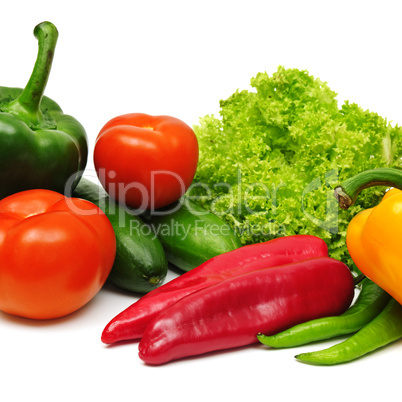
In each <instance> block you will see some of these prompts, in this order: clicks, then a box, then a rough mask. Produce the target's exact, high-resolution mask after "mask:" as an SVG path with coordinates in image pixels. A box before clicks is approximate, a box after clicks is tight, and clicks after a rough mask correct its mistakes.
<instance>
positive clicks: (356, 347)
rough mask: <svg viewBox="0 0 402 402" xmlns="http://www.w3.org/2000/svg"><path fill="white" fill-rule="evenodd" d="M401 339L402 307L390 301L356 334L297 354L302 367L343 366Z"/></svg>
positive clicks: (392, 300)
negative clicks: (332, 344)
mask: <svg viewBox="0 0 402 402" xmlns="http://www.w3.org/2000/svg"><path fill="white" fill-rule="evenodd" d="M401 338H402V307H401V305H400V304H399V303H398V302H397V301H396V300H395V299H391V300H390V301H389V302H388V303H387V305H386V306H385V307H384V309H383V310H382V311H381V313H380V314H378V316H377V317H375V318H374V319H373V320H372V321H371V322H370V323H368V324H367V325H366V326H364V327H363V328H362V329H361V330H360V331H359V332H357V333H356V334H354V335H353V336H351V337H350V338H348V339H346V340H345V341H343V342H341V343H338V344H336V345H334V346H332V347H330V348H328V349H324V350H319V351H316V352H309V353H300V354H298V355H297V356H295V357H296V359H297V360H299V361H301V362H303V363H309V364H315V365H319V366H332V365H335V364H342V363H347V362H350V361H352V360H355V359H358V358H359V357H362V356H364V355H366V354H367V353H370V352H373V351H374V350H376V349H378V348H381V347H383V346H386V345H388V344H390V343H392V342H394V341H396V340H398V339H401Z"/></svg>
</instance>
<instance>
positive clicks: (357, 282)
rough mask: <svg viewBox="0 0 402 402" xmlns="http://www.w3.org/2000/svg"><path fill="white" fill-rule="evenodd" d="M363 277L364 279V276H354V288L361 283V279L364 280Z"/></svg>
mask: <svg viewBox="0 0 402 402" xmlns="http://www.w3.org/2000/svg"><path fill="white" fill-rule="evenodd" d="M365 277H366V275H364V274H360V275H358V276H356V277H355V278H354V279H353V285H354V286H355V287H356V286H357V285H359V284H360V282H362V281H363V279H364V278H365Z"/></svg>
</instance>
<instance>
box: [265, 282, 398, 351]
mask: <svg viewBox="0 0 402 402" xmlns="http://www.w3.org/2000/svg"><path fill="white" fill-rule="evenodd" d="M390 298H391V296H389V295H388V293H386V292H385V291H384V290H382V289H381V288H380V287H379V286H377V285H376V284H375V283H374V282H372V281H371V280H370V279H368V278H365V279H364V280H363V281H362V290H361V291H360V294H359V296H358V297H357V299H356V301H355V303H354V304H353V305H352V307H350V308H349V309H348V310H347V311H346V312H345V313H343V314H342V315H340V316H336V317H323V318H318V319H316V320H312V321H308V322H305V323H302V324H299V325H295V326H294V327H292V328H289V329H287V330H285V331H283V332H280V333H278V334H275V335H272V336H267V335H263V334H258V335H257V338H258V340H259V341H260V342H261V343H263V344H264V345H268V346H271V347H274V348H289V347H294V346H300V345H305V344H307V343H310V342H315V341H321V340H324V339H330V338H335V337H336V336H340V335H347V334H351V333H354V332H357V331H359V330H360V329H361V328H363V327H364V326H365V325H366V324H368V323H369V322H370V321H371V320H373V319H374V318H375V317H376V316H377V315H378V314H379V313H380V312H381V310H382V309H383V308H384V306H385V305H386V304H387V302H388V301H389V300H390Z"/></svg>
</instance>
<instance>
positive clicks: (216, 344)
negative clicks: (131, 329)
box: [138, 257, 354, 365]
mask: <svg viewBox="0 0 402 402" xmlns="http://www.w3.org/2000/svg"><path fill="white" fill-rule="evenodd" d="M353 296H354V284H353V276H352V274H351V272H350V270H349V268H348V267H347V266H346V265H345V264H343V263H342V262H340V261H337V260H334V259H330V258H328V257H321V258H313V259H309V260H305V261H301V262H297V263H293V264H288V265H286V266H281V267H277V268H271V269H263V270H259V271H254V272H250V273H247V274H244V275H240V276H237V277H234V278H232V279H227V280H225V281H222V282H220V283H217V284H216V285H213V286H210V287H207V288H204V289H201V290H199V291H198V292H195V293H192V294H190V295H188V296H186V297H184V298H182V299H181V300H179V301H178V302H176V303H175V304H173V305H172V306H170V307H169V308H167V309H165V310H164V311H163V312H162V313H160V314H159V315H158V316H157V317H156V318H155V319H154V320H153V321H152V322H151V323H150V324H149V325H148V326H147V328H146V330H145V332H144V334H143V336H142V339H141V341H140V343H139V346H138V348H139V356H140V358H141V359H142V360H143V361H145V362H146V363H149V364H154V365H155V364H163V363H166V362H169V361H171V360H175V359H179V358H182V357H186V356H194V355H199V354H203V353H206V352H211V351H216V350H222V349H228V348H234V347H239V346H244V345H248V344H252V343H255V342H257V341H258V340H257V337H256V335H257V334H258V333H259V332H262V333H265V334H274V333H277V332H280V331H282V330H284V329H286V328H289V327H291V326H293V325H296V324H298V323H301V322H305V321H309V320H312V319H315V318H319V317H323V316H329V315H338V314H342V313H343V312H344V311H346V309H347V308H348V307H349V306H350V303H351V302H352V300H353Z"/></svg>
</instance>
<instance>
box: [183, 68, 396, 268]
mask: <svg viewBox="0 0 402 402" xmlns="http://www.w3.org/2000/svg"><path fill="white" fill-rule="evenodd" d="M251 87H252V88H253V89H250V90H242V91H239V90H238V91H236V92H235V93H234V94H233V95H231V96H230V97H229V98H228V99H227V100H222V101H221V102H220V116H219V117H215V116H214V115H207V116H205V117H203V118H201V119H200V121H199V124H198V125H196V126H195V127H194V130H195V133H196V135H197V138H198V141H199V145H200V160H199V166H198V169H197V173H196V177H195V180H194V183H193V185H192V187H191V189H190V191H189V193H188V196H191V197H192V199H193V200H195V201H196V202H197V203H198V204H200V205H202V206H203V207H205V208H206V209H208V210H210V211H211V212H214V213H216V214H217V215H219V216H221V217H222V218H223V219H224V220H225V221H226V222H228V223H229V224H230V225H231V226H232V227H233V228H234V229H235V231H236V232H237V233H238V235H239V237H240V239H241V241H242V243H243V244H251V243H257V242H262V241H266V240H269V239H272V238H276V237H280V236H285V235H294V234H311V235H316V236H319V237H321V238H322V239H324V240H325V241H326V243H327V244H328V248H329V253H330V255H331V256H332V257H333V258H337V259H340V260H342V261H344V262H346V263H348V264H352V261H351V259H350V256H349V254H348V251H347V248H346V242H345V236H346V229H347V225H348V223H349V221H350V219H351V218H352V216H353V215H354V214H356V213H357V212H359V211H361V210H362V209H364V208H369V207H371V206H373V205H375V204H377V203H378V202H379V200H380V198H381V196H382V194H383V191H381V190H382V189H379V188H378V187H377V188H373V189H367V190H365V191H364V192H363V193H362V194H361V195H360V196H359V200H358V203H357V204H356V205H354V206H353V207H352V208H350V209H349V210H347V211H344V210H340V208H339V206H338V204H337V202H336V200H335V198H334V196H333V189H334V187H335V186H336V185H337V184H339V182H341V181H342V180H344V179H346V178H348V177H350V176H353V175H355V174H357V173H359V172H361V171H363V170H366V169H372V168H376V167H383V166H388V167H397V168H399V167H401V156H402V135H401V134H402V132H401V128H400V127H398V126H392V125H391V124H390V123H388V122H387V120H386V119H384V118H382V117H380V116H379V115H377V114H376V113H373V112H370V111H367V110H363V109H362V108H361V107H359V106H358V105H356V104H354V103H349V102H345V103H344V104H343V105H342V106H341V107H339V105H338V102H337V100H336V96H337V94H336V93H335V92H333V91H332V90H331V89H330V88H329V87H328V85H327V83H325V82H322V81H321V80H319V79H317V78H314V77H313V76H311V75H309V73H308V72H307V71H305V70H303V71H302V70H298V69H285V68H284V67H282V66H280V67H279V68H278V70H277V71H276V72H275V73H274V74H272V76H269V75H268V74H267V73H259V74H257V75H256V76H255V77H254V78H252V79H251ZM384 190H385V189H384Z"/></svg>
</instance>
